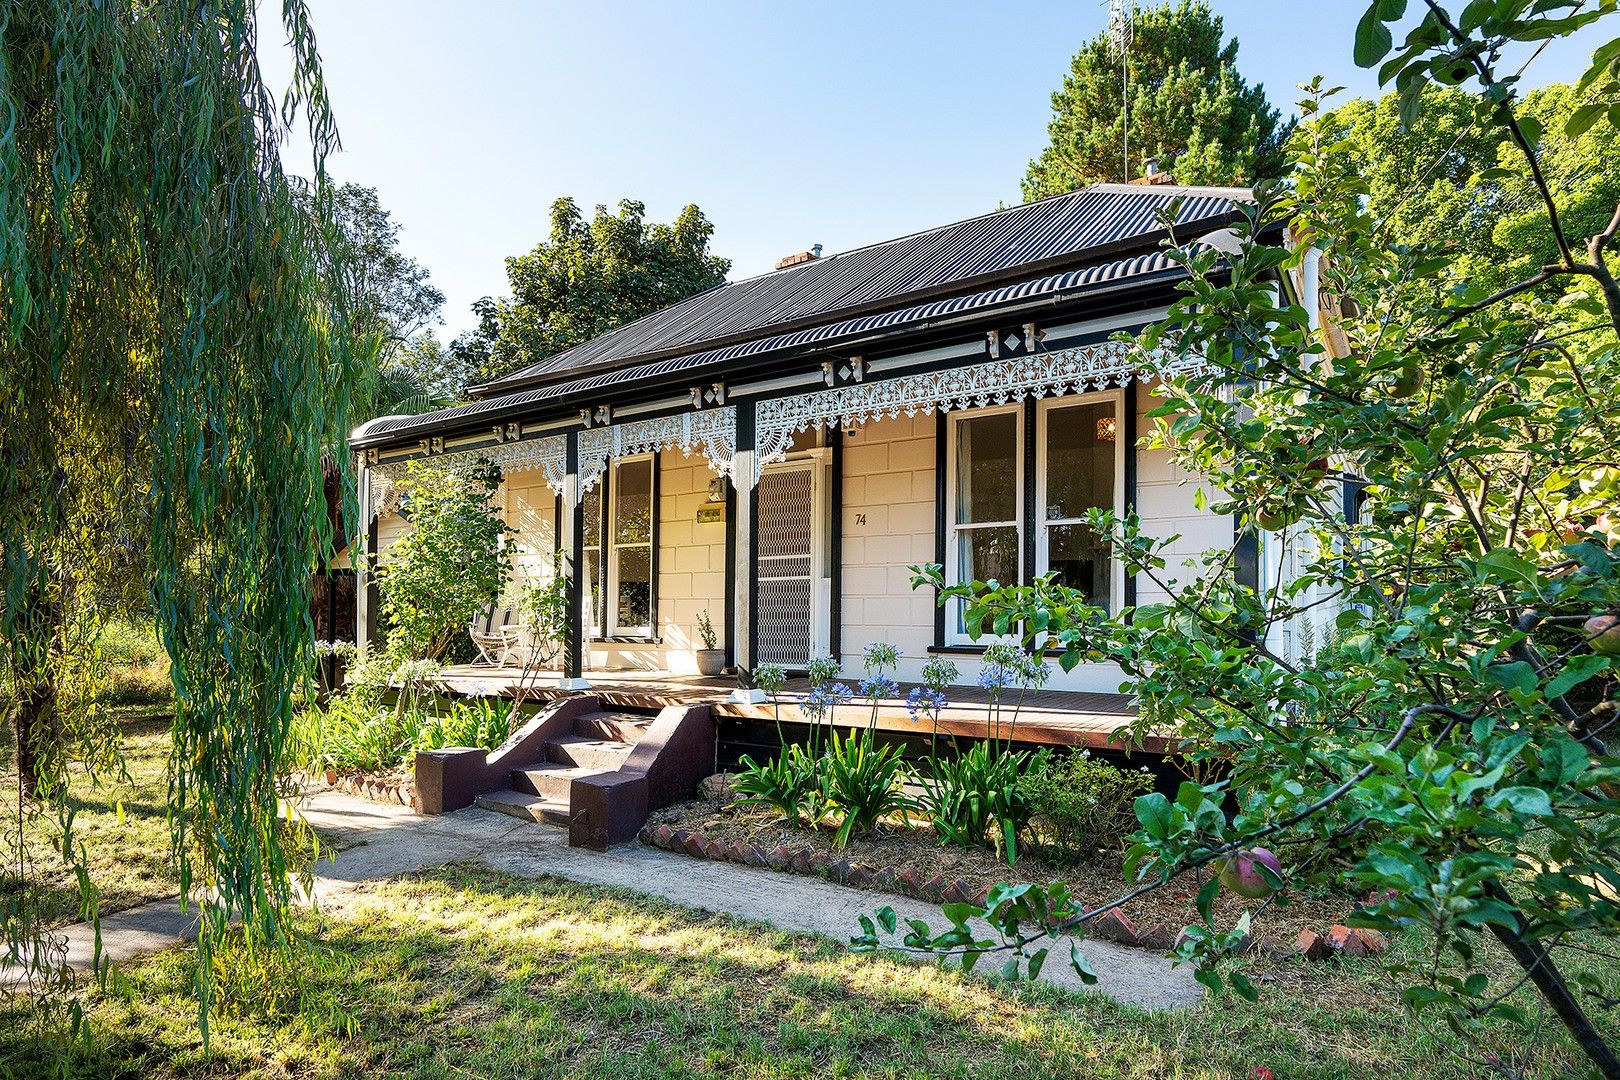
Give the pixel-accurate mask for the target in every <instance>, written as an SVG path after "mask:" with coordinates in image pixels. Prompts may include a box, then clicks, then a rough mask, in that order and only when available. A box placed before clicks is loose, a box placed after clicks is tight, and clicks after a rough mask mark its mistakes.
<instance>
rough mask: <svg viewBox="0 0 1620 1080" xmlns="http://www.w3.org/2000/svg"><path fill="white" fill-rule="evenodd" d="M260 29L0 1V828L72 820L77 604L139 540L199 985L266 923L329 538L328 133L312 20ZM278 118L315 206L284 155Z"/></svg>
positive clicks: (347, 369) (130, 8) (289, 868)
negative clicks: (171, 689)
mask: <svg viewBox="0 0 1620 1080" xmlns="http://www.w3.org/2000/svg"><path fill="white" fill-rule="evenodd" d="M281 21H282V27H281V29H280V30H279V31H271V30H267V29H266V28H264V27H262V26H261V25H260V20H259V16H258V14H257V13H256V8H255V5H254V4H253V3H250V2H248V0H225V2H221V3H211V4H201V3H196V2H187V0H179V2H175V3H162V4H153V3H146V2H133V0H125V2H102V0H16V2H12V3H7V4H5V5H3V6H0V317H3V324H0V587H3V589H4V612H3V615H0V639H3V645H4V648H5V651H6V657H7V660H8V661H9V671H10V678H11V691H12V699H13V702H14V704H13V706H12V708H11V711H10V723H11V728H12V731H13V732H14V735H15V749H16V764H17V766H18V768H17V772H18V775H19V777H20V779H19V780H18V783H19V785H20V788H21V790H20V791H19V793H18V797H16V798H12V799H7V800H6V804H7V806H8V807H11V808H13V809H12V811H11V812H13V813H16V814H17V815H18V816H19V818H20V819H22V820H19V821H17V822H16V824H15V828H13V827H12V826H7V827H6V829H5V830H4V831H3V833H0V835H4V836H7V837H20V834H21V833H22V831H23V830H24V828H25V827H29V828H32V827H35V826H36V825H37V824H38V821H39V819H41V818H45V819H51V818H54V819H55V820H56V821H58V822H59V824H60V825H61V827H62V829H63V831H64V832H66V829H67V826H68V824H69V823H70V822H71V814H70V807H69V806H68V803H67V796H66V785H65V779H66V771H65V770H66V768H67V762H68V760H69V757H70V756H72V755H75V754H83V753H90V754H92V755H94V754H97V753H99V752H100V751H99V750H98V749H97V748H98V747H104V746H105V745H106V743H107V742H108V741H109V740H110V739H111V738H112V736H113V734H114V732H113V731H112V729H110V728H109V727H108V726H107V725H106V723H105V722H104V721H100V720H98V718H97V716H96V714H95V712H94V710H93V709H89V708H85V707H83V706H84V701H83V699H82V696H81V695H79V694H78V693H77V691H76V689H75V687H76V686H77V685H78V676H79V675H80V674H81V672H82V668H83V665H82V662H81V661H82V657H81V656H80V654H79V649H80V646H81V644H82V642H83V641H84V640H86V637H85V636H81V635H79V634H78V633H77V632H76V630H75V627H74V621H73V619H72V617H71V616H72V615H73V613H74V612H76V611H83V610H84V605H82V604H80V603H79V602H78V601H79V600H80V599H81V598H82V595H83V594H84V592H85V591H86V590H87V589H89V588H93V587H94V586H95V585H96V583H97V582H98V580H99V579H100V578H101V577H103V576H104V575H105V574H107V573H109V572H112V571H115V570H117V568H118V566H119V565H121V564H119V563H118V561H117V559H115V555H114V553H113V552H112V551H111V550H110V548H111V547H112V546H113V545H115V544H116V543H117V536H118V532H117V530H113V529H109V528H107V525H106V523H107V521H108V520H116V521H123V522H129V523H132V527H133V528H136V529H138V530H139V532H140V533H141V536H140V539H141V541H142V542H141V545H140V551H141V561H142V565H141V568H140V570H141V572H142V573H143V574H144V575H145V579H146V581H147V583H148V586H149V589H150V596H151V603H152V607H153V610H154V611H155V614H156V617H157V626H158V633H159V637H160V638H161V640H162V642H163V645H164V648H165V649H166V651H167V652H168V654H169V658H170V660H171V675H172V678H173V680H174V684H175V690H176V694H175V714H174V718H173V721H172V724H171V728H172V733H173V753H172V758H171V777H172V779H171V784H170V791H169V801H168V806H167V810H168V814H169V820H170V823H171V825H172V828H173V836H174V845H175V850H176V854H177V856H178V862H179V866H180V879H181V886H182V889H183V891H184V892H185V893H186V894H187V895H188V896H189V897H191V898H192V899H193V900H195V901H197V902H199V903H200V905H201V908H202V914H203V922H202V928H201V932H200V948H201V950H202V953H203V957H204V962H203V964H202V965H201V970H202V971H203V972H205V973H206V972H209V971H211V969H212V961H211V959H210V957H211V955H212V953H213V951H214V949H215V948H216V947H217V946H218V945H219V944H220V943H221V942H222V941H223V940H224V938H225V935H226V934H227V931H229V930H230V928H231V927H232V925H233V923H234V924H236V925H238V926H239V927H240V933H241V934H242V935H243V936H244V937H245V940H246V942H247V943H248V945H249V947H250V948H258V947H262V946H266V945H268V944H270V943H273V942H276V941H279V940H281V939H282V938H283V937H284V936H285V934H286V922H285V913H286V912H287V910H288V908H289V906H290V901H291V888H290V883H289V876H290V874H291V873H292V872H293V871H294V869H295V866H296V859H295V858H294V856H293V854H292V850H293V849H291V848H290V847H289V846H288V845H287V844H286V842H285V838H286V835H287V831H286V830H287V826H286V823H285V822H282V821H279V820H278V813H277V812H278V809H279V807H280V804H281V799H282V796H283V795H284V794H285V792H284V791H283V789H282V786H281V781H279V780H278V764H279V763H280V760H281V752H282V746H283V743H284V740H285V738H286V735H287V731H288V727H289V724H290V722H291V719H292V701H293V697H294V694H295V693H296V692H297V691H299V690H300V689H301V688H302V687H304V686H306V685H307V683H308V679H309V675H310V671H311V656H312V642H311V626H310V622H309V615H308V591H307V590H308V581H309V575H310V572H311V570H312V569H313V568H314V567H315V566H316V565H317V562H318V560H319V559H320V558H321V557H322V556H323V555H325V554H326V553H328V552H330V550H331V546H332V537H331V526H330V524H329V522H328V520H327V516H326V513H325V500H324V497H323V492H322V471H321V453H322V449H323V448H324V447H326V446H329V445H332V444H333V443H335V442H336V441H337V440H338V439H340V438H341V437H342V434H343V432H344V431H345V430H346V428H347V406H348V387H349V385H350V382H351V379H352V375H353V363H352V360H351V357H350V355H349V353H348V352H347V347H348V343H349V342H350V340H351V331H350V328H349V325H348V323H349V314H350V311H349V302H348V296H347V293H346V292H345V291H344V289H343V287H342V286H343V281H342V277H341V275H338V274H332V273H330V272H329V269H330V268H331V267H333V266H334V247H335V246H336V245H337V243H338V239H337V236H336V230H335V228H334V227H333V226H332V224H331V223H332V220H333V215H332V207H331V200H330V188H329V185H328V184H327V183H326V181H325V157H326V155H327V153H328V152H329V151H330V150H332V149H333V148H335V147H336V145H337V133H336V128H335V126H334V123H333V119H332V114H331V110H330V108H329V106H328V102H327V99H326V96H325V84H324V82H323V80H322V77H321V72H320V68H319V60H318V57H317V53H316V48H315V39H314V33H313V30H312V29H311V25H310V21H309V17H308V12H307V11H306V9H305V5H304V3H302V2H301V0H284V2H283V4H282V5H281ZM272 33H274V34H276V35H277V36H281V37H283V38H284V40H286V41H288V42H289V43H290V50H291V53H292V60H293V63H292V71H293V74H292V83H291V86H290V88H289V89H288V91H287V92H286V94H285V95H283V96H282V97H281V100H277V95H276V94H274V93H272V92H271V91H270V90H269V89H268V88H267V87H266V86H265V85H264V82H263V79H262V78H261V75H260V71H259V63H258V58H257V55H256V44H257V42H259V41H260V40H262V39H263V38H264V37H266V36H268V35H270V34H272ZM300 115H302V116H303V117H305V118H306V120H307V125H308V137H309V141H310V143H311V145H312V146H313V148H314V157H313V167H314V174H315V178H316V179H315V180H314V182H313V186H312V187H310V188H308V189H307V190H301V189H302V187H303V185H302V184H301V183H300V182H295V181H294V180H293V179H291V178H289V177H288V176H287V175H286V174H284V172H283V170H282V165H281V159H280V151H281V145H282V143H283V140H284V138H285V136H286V134H287V130H288V125H289V124H290V123H291V122H292V120H293V119H294V118H296V117H298V116H300ZM311 206H313V207H315V208H316V212H315V213H311V212H310V207H311ZM338 258H340V256H338ZM120 470H122V471H123V472H124V475H123V476H122V477H121V478H119V479H117V480H116V481H115V480H113V479H112V478H113V477H114V476H117V475H118V473H119V472H120ZM90 636H93V635H90ZM98 760H99V759H98ZM52 811H54V814H53V813H52ZM61 850H62V851H63V852H64V854H65V855H71V851H72V848H71V845H70V844H69V843H68V842H67V840H66V839H65V838H64V842H63V844H62V847H61ZM13 856H16V857H13ZM0 864H3V869H0V923H3V930H4V946H3V947H0V962H5V963H14V964H19V965H21V966H23V967H25V968H27V969H29V970H30V971H31V972H33V973H34V974H36V975H38V976H39V977H40V978H42V979H46V980H49V979H50V978H51V977H52V976H53V975H55V974H58V973H59V969H58V968H56V967H54V966H53V965H52V964H51V963H50V954H49V952H48V951H47V950H46V949H44V946H45V945H46V944H47V942H46V941H45V937H46V934H45V931H44V930H43V929H42V927H41V926H40V923H39V920H38V917H37V914H38V913H37V910H36V909H35V908H33V907H32V906H31V902H30V899H29V898H30V896H31V895H32V894H31V891H30V885H29V875H30V873H31V871H32V870H33V868H32V867H30V866H29V865H28V863H27V862H26V860H25V859H23V858H22V857H21V855H20V849H18V851H13V852H11V853H9V854H8V855H7V856H6V857H5V858H4V859H0ZM19 879H20V880H19ZM81 883H82V884H83V886H84V890H85V894H86V903H87V905H90V904H92V902H93V894H94V890H93V886H92V885H91V884H90V883H89V882H88V881H87V880H86V879H84V878H81ZM203 978H204V980H205V981H204V982H203V983H201V984H200V986H199V989H200V990H202V991H203V992H204V993H205V996H206V991H207V988H208V984H207V982H206V979H207V978H208V976H207V975H206V974H205V975H204V976H203ZM204 1016H206V1012H204Z"/></svg>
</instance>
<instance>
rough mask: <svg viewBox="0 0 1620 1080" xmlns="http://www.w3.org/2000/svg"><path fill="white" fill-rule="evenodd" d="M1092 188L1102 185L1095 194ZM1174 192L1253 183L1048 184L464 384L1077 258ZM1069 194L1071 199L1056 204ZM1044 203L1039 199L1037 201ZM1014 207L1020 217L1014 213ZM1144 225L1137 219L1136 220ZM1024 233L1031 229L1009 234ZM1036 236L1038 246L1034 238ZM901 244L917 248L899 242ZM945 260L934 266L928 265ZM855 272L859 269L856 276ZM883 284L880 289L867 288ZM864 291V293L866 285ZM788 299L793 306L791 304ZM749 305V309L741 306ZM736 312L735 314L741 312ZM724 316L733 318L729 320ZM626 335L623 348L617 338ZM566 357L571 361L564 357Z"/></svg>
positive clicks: (764, 326) (573, 371) (602, 361)
mask: <svg viewBox="0 0 1620 1080" xmlns="http://www.w3.org/2000/svg"><path fill="white" fill-rule="evenodd" d="M1095 196H1109V197H1110V198H1109V199H1108V200H1105V201H1103V202H1101V203H1099V204H1098V205H1095V206H1088V203H1091V202H1096V199H1095V198H1090V197H1095ZM1177 198H1183V199H1186V198H1190V199H1194V200H1197V205H1196V206H1195V207H1194V209H1195V210H1196V211H1198V212H1196V213H1194V214H1193V216H1192V217H1190V218H1187V219H1185V221H1186V223H1187V224H1192V223H1194V222H1199V221H1205V220H1208V219H1209V218H1211V217H1212V216H1218V212H1217V213H1211V211H1215V210H1216V208H1215V207H1214V206H1213V205H1206V204H1213V203H1217V202H1220V203H1225V204H1226V205H1225V207H1223V208H1221V212H1225V213H1230V212H1231V211H1232V209H1233V206H1232V204H1234V203H1237V202H1242V201H1246V200H1250V199H1252V198H1253V192H1252V190H1251V189H1249V188H1243V187H1213V186H1198V185H1182V184H1157V185H1153V186H1144V185H1140V184H1115V183H1099V184H1089V185H1087V186H1086V187H1083V188H1076V189H1075V190H1073V191H1067V192H1062V193H1059V194H1057V195H1049V196H1047V197H1046V198H1044V199H1037V200H1035V201H1033V202H1027V203H1019V204H1018V205H1016V206H1010V207H1005V208H1003V209H1000V210H992V211H988V212H986V213H983V214H978V215H975V216H973V217H968V218H963V219H961V220H959V221H953V222H948V223H946V224H944V225H937V226H934V227H932V228H928V229H922V230H918V231H916V232H911V233H906V234H904V235H902V236H897V237H891V238H889V239H887V240H880V241H875V242H873V243H870V244H864V245H861V246H859V247H854V248H850V249H848V250H846V251H841V252H835V253H833V254H830V255H826V256H823V257H822V258H820V259H817V260H814V261H809V262H803V263H799V264H796V265H794V266H789V267H784V268H783V269H780V270H768V271H765V272H763V273H760V274H754V275H751V276H749V277H746V278H739V279H737V280H736V281H728V282H724V283H722V284H720V285H716V286H714V287H713V288H711V289H706V290H704V291H703V292H700V293H695V294H693V295H692V296H689V297H687V298H685V299H684V300H680V301H677V302H676V303H674V304H671V305H669V306H668V307H665V308H661V309H659V310H658V311H655V312H651V313H649V314H647V315H644V316H642V317H641V318H639V319H634V320H632V321H631V322H628V323H625V324H624V325H622V326H619V327H615V328H614V329H612V330H609V331H607V332H606V333H603V334H599V335H598V336H596V337H594V338H591V339H590V340H588V341H584V342H581V343H579V344H578V345H573V346H570V347H569V348H567V349H563V350H561V351H559V352H556V353H552V354H551V355H549V356H546V357H542V358H540V359H539V360H536V361H535V362H534V363H531V364H528V365H526V366H525V367H523V368H520V369H519V370H517V371H514V372H511V373H509V374H507V375H504V376H502V377H500V378H498V379H492V380H490V381H489V382H487V383H482V384H479V385H476V386H472V387H470V388H469V390H470V392H471V393H472V394H473V395H474V396H475V397H479V398H486V399H487V398H489V397H493V396H497V395H505V394H509V393H513V392H516V391H518V390H520V389H526V388H529V387H533V386H537V385H542V384H546V383H551V382H561V381H565V380H569V379H572V378H576V377H578V376H580V375H582V374H585V373H587V372H589V371H592V370H596V369H598V368H603V367H611V366H619V365H623V364H630V363H636V362H638V361H644V360H650V359H654V358H656V357H657V356H659V355H660V354H662V353H665V352H671V351H677V352H678V351H691V350H694V349H698V348H702V347H705V346H708V345H713V344H718V343H722V342H725V341H729V340H736V339H746V338H747V337H749V336H756V335H764V334H767V333H771V332H775V331H777V330H779V329H780V328H781V327H783V326H787V325H795V324H797V323H799V322H803V321H804V320H806V319H816V318H822V317H828V318H830V317H833V316H837V315H841V314H844V313H847V312H851V311H856V310H860V309H862V308H863V307H870V306H872V305H873V304H881V303H888V302H891V301H902V300H905V299H907V298H910V297H915V296H918V295H921V294H926V293H928V292H930V291H938V290H939V289H943V288H949V287H951V286H953V285H955V284H959V283H960V284H963V285H964V286H966V285H967V284H968V283H970V282H973V281H976V280H980V279H982V278H985V277H986V276H995V275H997V274H1009V273H1014V272H1016V271H1018V270H1019V269H1020V268H1021V267H1027V266H1032V265H1036V264H1039V263H1041V262H1043V261H1049V260H1050V259H1053V258H1080V257H1083V256H1085V255H1086V254H1087V253H1088V252H1093V251H1095V252H1097V253H1098V254H1101V253H1102V252H1104V251H1108V250H1109V249H1111V248H1114V247H1118V246H1120V245H1122V244H1129V243H1131V242H1133V241H1140V240H1143V239H1146V238H1148V237H1150V236H1153V235H1154V234H1155V233H1156V232H1158V231H1159V227H1158V225H1157V223H1156V222H1155V223H1151V224H1148V223H1143V222H1141V221H1139V220H1134V219H1131V218H1129V217H1125V216H1124V215H1126V214H1133V213H1134V214H1140V213H1141V211H1140V210H1123V209H1122V208H1123V205H1125V204H1122V203H1120V202H1116V201H1115V200H1123V199H1129V200H1130V202H1132V203H1137V204H1140V203H1141V202H1143V201H1146V202H1149V203H1152V204H1154V205H1159V206H1162V205H1167V204H1169V203H1170V202H1172V201H1174V200H1175V199H1177ZM1061 203H1068V204H1071V205H1072V207H1073V209H1067V210H1066V209H1064V208H1061V207H1057V206H1056V204H1061ZM1047 206H1052V207H1054V208H1053V209H1050V210H1045V211H1043V210H1042V209H1041V208H1042V207H1047ZM995 219H1003V220H1010V221H1020V223H1021V224H1022V225H1023V228H1022V229H1016V228H1015V229H1008V228H1001V229H995V228H993V227H990V226H989V225H988V223H990V222H992V221H993V220H995ZM1021 219H1028V220H1027V221H1026V220H1021ZM1144 224H1145V225H1146V227H1141V226H1143V225H1144ZM975 225H978V226H979V232H980V233H981V234H982V235H977V236H975V235H974V230H973V228H972V227H973V226H975ZM952 231H956V232H957V233H959V234H961V235H962V238H963V241H962V242H960V243H958V245H957V246H958V247H961V248H964V249H965V250H963V251H960V252H957V254H956V257H957V258H959V259H962V258H968V257H970V256H971V258H972V260H974V261H970V262H969V264H968V266H966V267H965V268H964V269H970V270H973V272H970V273H961V274H958V275H956V276H955V277H954V278H952V277H947V278H943V279H941V280H937V281H929V280H927V274H928V273H929V272H930V267H928V265H927V264H926V262H925V261H924V260H925V259H926V258H927V257H929V256H931V255H932V256H933V257H934V258H936V259H938V258H941V257H942V254H943V252H940V251H931V250H930V248H929V239H928V238H931V237H941V236H943V235H944V234H948V233H951V232H952ZM1088 231H1089V232H1091V233H1094V234H1098V235H1094V236H1092V237H1090V238H1087V241H1086V242H1085V243H1084V244H1082V245H1081V246H1080V247H1078V248H1068V249H1065V248H1064V246H1063V241H1065V240H1072V239H1077V238H1079V237H1081V236H1083V235H1084V234H1085V233H1087V232H1088ZM1021 233H1029V234H1030V235H1029V236H1027V237H1026V238H1024V239H1022V240H1018V238H1019V236H1020V234H1021ZM1015 241H1016V243H1017V246H1018V248H1019V249H1020V250H1021V251H1023V252H1024V253H1025V254H1026V255H1027V256H1028V257H1026V258H1023V259H1019V260H1014V261H1011V262H1004V263H1003V264H1001V265H992V264H991V261H990V254H991V253H992V252H993V251H995V250H997V249H1007V248H1009V247H1011V246H1012V245H1014V243H1015ZM1043 243H1044V245H1045V247H1044V248H1043V247H1041V246H1040V245H1041V244H1043ZM907 244H910V245H912V246H913V247H914V248H916V249H917V250H914V251H909V252H908V251H906V250H905V249H904V245H907ZM936 247H937V245H936ZM942 270H943V267H942V266H940V265H936V266H934V267H932V271H933V272H939V271H942ZM863 273H864V276H863ZM885 286H887V289H888V291H885V292H878V291H876V290H878V289H880V288H883V287H885ZM866 294H871V295H866ZM795 306H797V307H799V308H801V309H802V310H799V311H795V310H794V308H795ZM750 310H752V313H753V315H754V316H755V317H754V318H753V319H752V321H751V322H750V321H747V315H746V313H747V312H749V311H750ZM739 315H741V316H742V318H741V319H739V318H738V316H739ZM728 320H732V321H739V322H741V323H742V324H741V325H736V326H727V322H728ZM620 343H623V346H624V347H623V348H615V346H617V345H619V344H620ZM570 358H573V361H574V362H570Z"/></svg>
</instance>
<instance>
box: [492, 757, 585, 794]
mask: <svg viewBox="0 0 1620 1080" xmlns="http://www.w3.org/2000/svg"><path fill="white" fill-rule="evenodd" d="M600 771H601V770H599V769H583V768H580V767H579V766H578V765H563V764H560V763H558V762H555V761H537V762H535V763H534V764H533V765H525V766H524V767H523V768H521V769H513V770H512V775H511V778H510V779H509V780H508V781H507V783H508V784H510V785H511V788H512V790H513V791H521V792H523V793H525V794H528V795H540V796H543V797H545V798H547V799H553V800H556V801H558V802H563V803H566V802H568V789H569V785H570V784H572V783H573V782H574V778H575V777H576V776H594V775H596V773H598V772H600Z"/></svg>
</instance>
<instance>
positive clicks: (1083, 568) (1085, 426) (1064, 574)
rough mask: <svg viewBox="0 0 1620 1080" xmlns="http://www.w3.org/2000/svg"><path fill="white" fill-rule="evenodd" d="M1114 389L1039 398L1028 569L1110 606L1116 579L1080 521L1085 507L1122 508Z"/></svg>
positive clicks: (1101, 545)
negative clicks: (1034, 522) (1034, 528)
mask: <svg viewBox="0 0 1620 1080" xmlns="http://www.w3.org/2000/svg"><path fill="white" fill-rule="evenodd" d="M1122 401H1123V398H1122V395H1120V394H1117V393H1110V394H1106V395H1091V396H1088V397H1086V398H1081V399H1065V398H1056V399H1053V400H1049V401H1043V402H1041V404H1040V408H1039V412H1038V420H1037V430H1036V449H1037V462H1036V470H1035V473H1036V475H1035V507H1036V514H1037V516H1038V517H1039V518H1040V523H1039V526H1040V527H1039V532H1037V533H1036V536H1035V573H1036V574H1037V575H1039V574H1047V573H1052V572H1056V573H1057V576H1058V580H1059V581H1060V582H1062V583H1063V584H1064V585H1067V586H1069V587H1070V588H1072V589H1078V590H1080V592H1081V593H1082V594H1083V595H1084V596H1085V597H1086V599H1087V600H1088V601H1089V602H1091V603H1093V604H1096V605H1098V606H1100V607H1104V608H1107V609H1108V610H1109V611H1117V610H1118V609H1119V603H1120V600H1121V599H1122V598H1121V597H1120V596H1119V595H1118V593H1119V592H1120V591H1121V588H1122V585H1123V580H1124V579H1123V577H1122V576H1121V575H1120V573H1119V568H1118V567H1117V566H1116V564H1115V560H1114V555H1113V548H1112V546H1111V545H1110V544H1109V542H1108V538H1107V537H1106V536H1102V535H1099V534H1098V533H1097V532H1096V531H1095V530H1093V529H1092V528H1091V527H1090V526H1089V525H1087V524H1086V515H1087V513H1088V512H1090V511H1091V510H1093V509H1104V510H1114V511H1116V512H1119V511H1121V510H1122V507H1121V505H1120V503H1121V499H1122V495H1123V490H1124V475H1123V472H1124V464H1125V459H1124V456H1123V455H1122V454H1121V453H1120V452H1119V437H1120V408H1121V405H1122Z"/></svg>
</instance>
